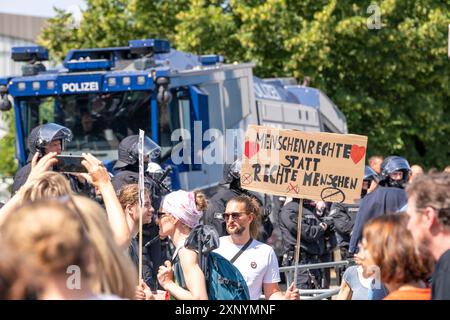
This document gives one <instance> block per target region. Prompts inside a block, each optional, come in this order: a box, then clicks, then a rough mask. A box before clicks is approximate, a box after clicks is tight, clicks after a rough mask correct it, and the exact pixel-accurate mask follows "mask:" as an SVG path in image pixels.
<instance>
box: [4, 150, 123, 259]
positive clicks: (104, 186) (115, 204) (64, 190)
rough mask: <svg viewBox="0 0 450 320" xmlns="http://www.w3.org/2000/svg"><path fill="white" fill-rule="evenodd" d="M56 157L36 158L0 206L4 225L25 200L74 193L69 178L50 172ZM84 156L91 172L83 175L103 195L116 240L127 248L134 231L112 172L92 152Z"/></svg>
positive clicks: (108, 221)
mask: <svg viewBox="0 0 450 320" xmlns="http://www.w3.org/2000/svg"><path fill="white" fill-rule="evenodd" d="M55 156H56V153H49V154H46V155H45V156H43V157H42V158H41V159H40V160H39V162H37V157H36V156H35V157H33V160H32V162H31V172H30V174H29V176H28V180H27V181H26V183H25V185H23V186H22V187H21V188H20V189H19V190H18V191H17V192H16V194H15V195H14V196H13V197H12V198H11V199H10V201H8V203H6V205H5V206H4V207H3V208H1V209H0V224H1V223H2V222H1V221H2V219H4V218H5V217H6V216H7V215H8V214H10V213H11V212H13V211H14V208H15V207H17V206H19V205H20V204H21V203H23V202H24V201H36V200H40V199H50V198H58V197H61V196H64V195H71V194H72V193H73V192H72V190H71V188H70V184H69V181H68V180H67V179H66V178H65V177H64V176H63V175H62V174H60V173H56V172H52V171H48V170H49V168H51V167H52V166H53V165H54V164H55V163H56V161H57V160H56V158H55ZM83 157H84V160H83V161H82V164H83V165H84V166H85V167H86V170H87V172H88V173H86V174H83V175H82V176H83V178H85V179H86V180H88V181H89V182H90V183H91V184H92V185H93V186H94V187H95V189H96V192H98V193H99V194H100V195H101V196H102V198H103V202H104V204H105V208H106V214H107V218H108V220H107V223H109V224H110V226H111V229H112V231H113V236H114V239H115V241H116V243H117V244H118V245H119V247H121V248H123V249H124V250H125V249H126V248H128V246H129V243H130V230H129V229H128V225H127V221H126V218H125V213H124V211H123V210H122V207H121V205H120V202H119V200H118V199H117V196H116V194H115V192H114V188H113V186H112V183H111V178H110V176H109V174H108V171H107V170H106V168H105V167H104V166H103V165H102V162H101V161H100V160H98V159H97V158H95V157H94V156H92V155H91V154H85V153H83Z"/></svg>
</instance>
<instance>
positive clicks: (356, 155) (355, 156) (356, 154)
mask: <svg viewBox="0 0 450 320" xmlns="http://www.w3.org/2000/svg"><path fill="white" fill-rule="evenodd" d="M365 153H366V147H364V146H361V147H360V146H358V145H356V144H354V145H352V149H351V150H350V158H352V160H353V162H354V163H355V164H357V163H358V162H359V161H360V160H361V159H362V158H363V157H364V154H365Z"/></svg>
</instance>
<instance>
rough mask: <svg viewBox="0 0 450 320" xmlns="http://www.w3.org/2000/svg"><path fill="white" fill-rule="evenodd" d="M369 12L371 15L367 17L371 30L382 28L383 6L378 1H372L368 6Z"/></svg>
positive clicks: (368, 26)
mask: <svg viewBox="0 0 450 320" xmlns="http://www.w3.org/2000/svg"><path fill="white" fill-rule="evenodd" d="M366 12H367V14H370V16H369V17H368V18H367V21H366V24H367V28H369V30H374V29H375V30H380V29H381V27H382V25H381V8H380V6H379V5H378V4H377V3H372V4H371V5H370V6H368V7H367V11H366Z"/></svg>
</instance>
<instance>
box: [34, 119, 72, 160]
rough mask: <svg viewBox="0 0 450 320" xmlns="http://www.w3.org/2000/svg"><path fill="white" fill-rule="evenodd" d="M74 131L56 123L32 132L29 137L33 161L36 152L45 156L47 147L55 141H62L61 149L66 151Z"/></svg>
mask: <svg viewBox="0 0 450 320" xmlns="http://www.w3.org/2000/svg"><path fill="white" fill-rule="evenodd" d="M72 137H73V135H72V131H71V130H70V129H69V128H66V127H64V126H61V125H59V124H56V123H46V124H42V125H40V126H37V127H36V128H34V129H33V130H31V132H30V135H29V136H28V149H29V150H30V155H29V157H28V159H29V160H31V159H32V158H33V156H34V154H35V153H36V152H39V153H40V154H41V155H44V154H45V146H46V145H48V144H49V143H50V142H52V141H55V140H61V148H62V149H63V150H64V143H65V142H70V141H71V140H72Z"/></svg>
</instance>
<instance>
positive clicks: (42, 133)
mask: <svg viewBox="0 0 450 320" xmlns="http://www.w3.org/2000/svg"><path fill="white" fill-rule="evenodd" d="M72 137H73V135H72V131H70V129H68V128H66V127H63V126H61V125H59V124H56V123H48V124H46V125H43V126H42V127H41V129H40V130H39V135H38V139H39V141H40V142H41V143H43V144H48V143H50V142H52V141H54V140H62V141H66V142H69V141H71V140H72Z"/></svg>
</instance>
